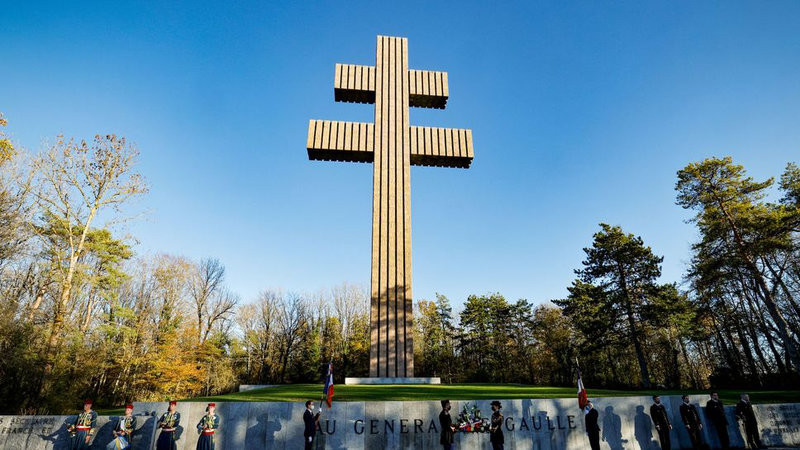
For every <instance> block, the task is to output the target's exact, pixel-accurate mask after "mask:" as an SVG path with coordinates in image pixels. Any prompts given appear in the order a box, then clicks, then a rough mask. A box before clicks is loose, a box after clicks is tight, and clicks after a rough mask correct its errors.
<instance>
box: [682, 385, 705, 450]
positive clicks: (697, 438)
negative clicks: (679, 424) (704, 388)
mask: <svg viewBox="0 0 800 450" xmlns="http://www.w3.org/2000/svg"><path fill="white" fill-rule="evenodd" d="M681 399H682V400H683V404H681V420H683V424H684V425H685V426H686V431H687V432H689V439H690V440H691V441H692V448H695V449H702V448H703V447H702V445H703V437H702V434H701V433H700V432H701V431H702V430H703V423H702V422H700V414H698V413H697V408H695V407H694V405H693V404H691V403H690V402H689V396H688V395H684V396H682V397H681Z"/></svg>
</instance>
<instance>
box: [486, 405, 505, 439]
mask: <svg viewBox="0 0 800 450" xmlns="http://www.w3.org/2000/svg"><path fill="white" fill-rule="evenodd" d="M491 405H492V411H493V412H492V419H491V424H490V425H489V442H491V443H492V450H503V445H504V444H505V436H503V413H501V412H500V409H502V408H503V407H502V406H501V405H500V402H499V401H497V400H494V401H492V403H491Z"/></svg>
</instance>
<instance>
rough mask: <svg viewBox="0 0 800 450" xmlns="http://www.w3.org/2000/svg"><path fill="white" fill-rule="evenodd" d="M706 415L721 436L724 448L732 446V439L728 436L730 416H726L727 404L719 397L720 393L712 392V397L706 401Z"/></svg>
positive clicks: (720, 439)
mask: <svg viewBox="0 0 800 450" xmlns="http://www.w3.org/2000/svg"><path fill="white" fill-rule="evenodd" d="M706 415H707V416H708V419H709V420H710V421H711V423H713V424H714V428H715V429H716V430H717V436H719V444H720V446H721V447H722V448H723V449H729V448H731V439H730V437H728V418H727V417H725V405H723V404H722V402H721V401H720V399H719V394H718V393H716V392H712V393H711V399H710V400H709V401H708V402H707V403H706Z"/></svg>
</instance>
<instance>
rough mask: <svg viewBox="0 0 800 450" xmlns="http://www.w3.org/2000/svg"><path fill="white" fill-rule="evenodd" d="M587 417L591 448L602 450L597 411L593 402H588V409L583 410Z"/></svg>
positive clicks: (587, 431) (587, 432)
mask: <svg viewBox="0 0 800 450" xmlns="http://www.w3.org/2000/svg"><path fill="white" fill-rule="evenodd" d="M583 413H584V414H585V415H586V417H585V419H584V420H585V422H586V435H587V436H589V446H591V447H592V450H600V426H599V425H597V416H598V414H597V410H596V409H594V405H593V404H592V402H589V401H587V402H586V408H585V409H584V410H583Z"/></svg>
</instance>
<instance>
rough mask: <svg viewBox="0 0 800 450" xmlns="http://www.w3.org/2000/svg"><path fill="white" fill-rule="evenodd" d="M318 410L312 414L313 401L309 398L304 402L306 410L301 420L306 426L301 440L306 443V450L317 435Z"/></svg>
mask: <svg viewBox="0 0 800 450" xmlns="http://www.w3.org/2000/svg"><path fill="white" fill-rule="evenodd" d="M319 414H320V413H319V411H317V413H316V414H314V402H313V401H311V400H309V401H307V402H306V412H304V413H303V422H304V423H305V425H306V427H305V430H304V431H303V441H304V442H305V444H306V450H311V445H312V444H313V443H314V437H316V436H317V427H318V426H319Z"/></svg>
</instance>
